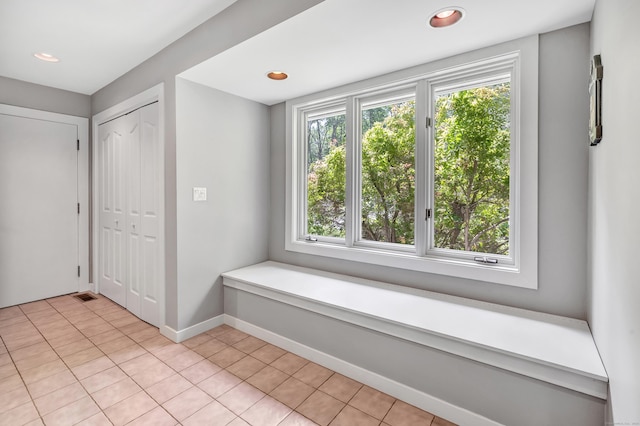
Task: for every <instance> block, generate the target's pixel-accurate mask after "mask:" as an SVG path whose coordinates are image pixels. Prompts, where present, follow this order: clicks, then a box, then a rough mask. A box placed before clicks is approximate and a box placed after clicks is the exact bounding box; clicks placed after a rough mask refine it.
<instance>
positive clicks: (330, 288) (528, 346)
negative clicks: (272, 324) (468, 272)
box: [223, 261, 608, 400]
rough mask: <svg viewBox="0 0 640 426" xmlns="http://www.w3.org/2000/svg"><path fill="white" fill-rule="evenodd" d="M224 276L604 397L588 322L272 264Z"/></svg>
mask: <svg viewBox="0 0 640 426" xmlns="http://www.w3.org/2000/svg"><path fill="white" fill-rule="evenodd" d="M223 277H224V278H223V283H224V285H225V286H227V287H232V288H236V289H238V290H241V291H245V292H249V293H253V294H256V295H259V296H262V297H265V298H269V299H272V300H276V301H279V302H283V303H286V304H289V305H293V306H296V307H299V308H302V309H307V310H309V311H313V312H316V313H320V314H323V315H326V316H329V317H332V318H336V319H339V320H342V321H346V322H349V323H352V324H356V325H359V326H362V327H367V328H370V329H373V330H376V331H379V332H382V333H386V334H389V335H392V336H395V337H398V338H401V339H406V340H409V341H412V342H415V343H419V344H422V345H426V346H428V347H431V348H435V349H438V350H441V351H445V352H448V353H452V354H455V355H458V356H461V357H465V358H468V359H472V360H474V361H478V362H481V363H485V364H488V365H491V366H494V367H498V368H501V369H504V370H508V371H511V372H515V373H518V374H522V375H525V376H528V377H532V378H535V379H538V380H542V381H545V382H548V383H552V384H554V385H558V386H562V387H565V388H568V389H571V390H574V391H577V392H581V393H584V394H587V395H591V396H595V397H597V398H600V399H603V400H604V399H606V397H607V382H608V379H607V374H606V371H605V369H604V367H603V364H602V361H601V360H600V357H599V354H598V350H597V348H596V346H595V343H594V341H593V338H592V336H591V332H590V330H589V326H588V325H587V323H586V322H585V321H581V320H576V319H571V318H565V317H560V316H555V315H549V314H544V313H539V312H533V311H528V310H523V309H517V308H511V307H506V306H502V305H497V304H492V303H485V302H479V301H476V300H471V299H465V298H460V297H454V296H448V295H443V294H439V293H433V292H428V291H423V290H417V289H410V288H407V287H402V286H397V285H391V284H386V283H381V282H376V281H370V280H365V279H359V278H355V277H350V276H345V275H339V274H333V273H328V272H323V271H318V270H313V269H309V268H301V267H296V266H292V265H287V264H282V263H277V262H271V261H269V262H264V263H260V264H257V265H253V266H249V267H246V268H241V269H237V270H234V271H230V272H227V273H225V274H223Z"/></svg>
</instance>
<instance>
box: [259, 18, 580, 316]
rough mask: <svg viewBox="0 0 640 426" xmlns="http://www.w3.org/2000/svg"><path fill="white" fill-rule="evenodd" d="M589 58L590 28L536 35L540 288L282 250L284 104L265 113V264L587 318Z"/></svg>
mask: <svg viewBox="0 0 640 426" xmlns="http://www.w3.org/2000/svg"><path fill="white" fill-rule="evenodd" d="M588 54H589V24H581V25H577V26H574V27H570V28H566V29H562V30H559V31H555V32H551V33H547V34H543V35H541V36H540V61H539V78H540V103H539V109H540V111H539V114H540V116H539V123H540V124H539V186H538V190H539V206H538V209H539V254H538V259H539V272H538V276H539V289H538V290H536V291H534V290H526V289H520V288H513V287H508V286H504V285H496V284H488V283H483V282H477V281H471V280H464V279H459V278H453V277H446V276H442V275H434V274H425V273H420V272H414V271H406V270H400V269H394V268H388V267H383V266H377V265H369V264H361V263H357V262H350V261H343V260H338V259H329V258H323V257H313V256H309V255H304V254H300V253H293V252H287V251H285V249H284V217H285V172H284V171H285V115H284V114H285V108H284V104H279V105H275V106H273V107H272V108H271V171H272V173H271V200H272V201H271V236H270V245H269V258H270V259H271V260H275V261H280V262H285V263H292V264H295V265H300V266H307V267H312V268H318V269H323V270H331V271H333V272H338V273H343V274H347V275H354V276H359V277H364V278H369V279H374V280H380V281H386V282H390V283H395V284H401V285H407V286H411V287H417V288H423V289H427V290H431V291H437V292H441V293H446V294H453V295H457V296H463V297H469V298H473V299H478V300H484V301H489V302H495V303H501V304H505V305H510V306H516V307H521V308H526V309H533V310H536V311H540V312H548V313H552V314H557V315H564V316H569V317H574V318H579V319H586V280H587V278H586V271H587V250H586V245H587V236H586V235H587V213H586V212H587V164H588V149H587V145H588V144H587V143H586V142H585V141H586V140H587V123H588V97H587V90H586V87H587V83H588V76H589V75H588V74H589V68H588ZM524 119H525V120H526V117H524ZM524 178H525V179H526V176H525V177H524Z"/></svg>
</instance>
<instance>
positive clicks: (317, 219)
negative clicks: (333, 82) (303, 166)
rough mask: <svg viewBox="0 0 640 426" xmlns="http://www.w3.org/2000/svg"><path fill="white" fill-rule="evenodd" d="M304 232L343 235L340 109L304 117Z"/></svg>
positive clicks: (342, 127) (343, 132)
mask: <svg viewBox="0 0 640 426" xmlns="http://www.w3.org/2000/svg"><path fill="white" fill-rule="evenodd" d="M306 137H307V233H308V234H311V235H317V236H323V237H342V238H344V236H345V203H344V199H345V185H346V150H345V142H346V137H347V136H346V129H345V114H344V112H342V113H338V114H332V115H323V116H321V117H318V116H316V117H313V116H311V117H308V118H307V134H306Z"/></svg>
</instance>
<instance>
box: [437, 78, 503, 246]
mask: <svg viewBox="0 0 640 426" xmlns="http://www.w3.org/2000/svg"><path fill="white" fill-rule="evenodd" d="M510 105H511V102H510V84H509V83H508V82H506V83H500V84H494V85H487V86H483V87H477V88H473V89H468V90H460V91H457V92H448V93H444V94H440V95H438V96H436V111H435V116H436V117H435V129H436V134H435V156H434V157H435V158H434V172H435V176H434V200H435V206H434V207H435V211H434V245H435V247H438V248H445V249H452V250H465V251H471V252H481V253H489V254H503V255H508V254H509V175H510V170H509V159H510V124H511V123H510V108H511V106H510Z"/></svg>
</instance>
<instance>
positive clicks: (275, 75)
mask: <svg viewBox="0 0 640 426" xmlns="http://www.w3.org/2000/svg"><path fill="white" fill-rule="evenodd" d="M267 77H269V78H270V79H271V80H286V79H287V78H288V77H289V76H288V75H287V73H285V72H282V71H271V72H270V73H267Z"/></svg>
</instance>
